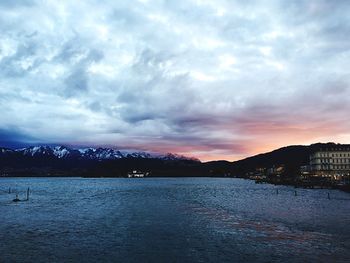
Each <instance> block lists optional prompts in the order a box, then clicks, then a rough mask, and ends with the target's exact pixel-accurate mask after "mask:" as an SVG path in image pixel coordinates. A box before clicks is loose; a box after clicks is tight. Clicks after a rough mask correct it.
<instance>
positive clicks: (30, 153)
mask: <svg viewBox="0 0 350 263" xmlns="http://www.w3.org/2000/svg"><path fill="white" fill-rule="evenodd" d="M8 154H17V155H21V156H25V157H47V158H57V159H81V160H116V159H122V158H144V159H151V158H155V159H162V160H192V161H198V160H197V159H195V158H188V157H185V156H181V155H177V154H171V153H168V154H153V153H149V152H131V151H119V150H116V149H111V148H78V149H75V148H70V147H66V146H62V145H61V146H47V145H41V146H31V147H27V148H21V149H15V150H11V149H7V148H0V156H1V155H8Z"/></svg>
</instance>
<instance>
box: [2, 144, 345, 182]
mask: <svg viewBox="0 0 350 263" xmlns="http://www.w3.org/2000/svg"><path fill="white" fill-rule="evenodd" d="M335 146H336V147H346V148H349V147H350V145H348V144H334V143H326V144H325V143H317V144H312V145H309V146H305V145H294V146H287V147H283V148H280V149H277V150H274V151H272V152H268V153H264V154H259V155H255V156H252V157H248V158H246V159H243V160H239V161H235V162H229V161H211V162H200V161H199V160H198V159H196V158H191V157H185V156H182V155H176V154H171V153H169V154H154V153H153V154H152V153H149V152H132V151H120V150H116V149H111V148H77V149H76V148H70V147H66V146H32V147H27V148H21V149H8V148H0V175H5V176H86V177H100V176H105V177H125V176H126V175H127V174H128V173H129V172H130V171H133V170H138V171H145V172H149V174H150V176H215V177H216V176H217V177H223V176H225V177H246V175H247V174H248V173H249V172H253V171H255V170H256V169H257V168H267V169H268V168H271V167H273V166H275V165H284V167H285V172H284V174H283V176H284V177H294V176H296V175H297V174H299V169H300V166H303V165H307V164H309V156H310V154H311V153H312V152H313V151H315V150H317V149H319V148H325V147H335Z"/></svg>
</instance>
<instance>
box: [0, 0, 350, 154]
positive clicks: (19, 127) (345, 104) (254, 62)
mask: <svg viewBox="0 0 350 263" xmlns="http://www.w3.org/2000/svg"><path fill="white" fill-rule="evenodd" d="M349 13H350V1H346V0H344V1H342V0H334V1H323V0H305V1H303V0H299V1H283V0H281V1H274V0H267V1H253V0H249V1H229V0H227V1H225V0H215V1H214V0H211V1H209V0H176V1H172V0H155V1H153V0H139V1H114V0H105V1H101V0H85V1H68V0H67V1H63V0H62V1H57V0H45V1H44V0H0V143H1V144H2V146H12V147H17V146H20V145H26V144H37V143H38V144H39V143H50V144H67V145H76V146H80V145H84V146H87V145H89V146H111V147H116V148H120V149H137V150H150V151H157V152H174V153H179V154H185V155H189V156H196V157H198V158H200V159H201V160H213V159H227V160H236V159H240V158H242V157H246V156H249V155H252V154H256V153H259V152H264V151H269V150H273V149H275V148H277V147H280V146H285V145H290V144H309V143H313V142H319V141H322V142H327V141H335V142H343V143H345V142H347V143H349V141H350V114H349V113H350V86H349V84H350V16H349Z"/></svg>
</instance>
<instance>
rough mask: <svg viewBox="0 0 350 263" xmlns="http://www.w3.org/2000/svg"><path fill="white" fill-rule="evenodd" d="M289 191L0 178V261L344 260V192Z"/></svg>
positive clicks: (348, 243)
mask: <svg viewBox="0 0 350 263" xmlns="http://www.w3.org/2000/svg"><path fill="white" fill-rule="evenodd" d="M9 187H11V188H12V191H17V192H18V193H19V198H20V199H21V198H22V199H24V197H25V191H26V189H27V187H30V189H31V190H32V194H31V197H30V200H29V201H28V202H19V203H14V202H12V199H13V198H14V197H15V194H14V193H12V194H8V188H9ZM276 189H278V190H279V193H278V194H276ZM294 190H295V189H294V188H291V187H287V186H273V185H267V184H265V185H263V184H255V183H254V182H253V181H248V180H241V179H222V178H221V179H220V178H159V179H152V178H144V179H122V178H121V179H80V178H1V179H0V239H1V242H0V262H66V261H77V262H346V261H347V260H349V259H350V209H349V208H350V194H348V193H344V192H340V191H337V190H307V189H296V190H297V196H294ZM327 193H330V197H331V199H330V200H329V199H328V198H327Z"/></svg>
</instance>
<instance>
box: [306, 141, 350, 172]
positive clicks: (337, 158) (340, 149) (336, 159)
mask: <svg viewBox="0 0 350 263" xmlns="http://www.w3.org/2000/svg"><path fill="white" fill-rule="evenodd" d="M310 168H311V171H312V173H313V174H315V175H320V176H327V175H328V176H345V175H349V174H350V147H349V146H344V145H334V146H333V147H326V148H320V149H319V150H316V151H314V152H313V153H312V154H311V155H310Z"/></svg>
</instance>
